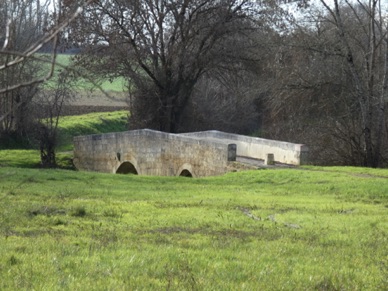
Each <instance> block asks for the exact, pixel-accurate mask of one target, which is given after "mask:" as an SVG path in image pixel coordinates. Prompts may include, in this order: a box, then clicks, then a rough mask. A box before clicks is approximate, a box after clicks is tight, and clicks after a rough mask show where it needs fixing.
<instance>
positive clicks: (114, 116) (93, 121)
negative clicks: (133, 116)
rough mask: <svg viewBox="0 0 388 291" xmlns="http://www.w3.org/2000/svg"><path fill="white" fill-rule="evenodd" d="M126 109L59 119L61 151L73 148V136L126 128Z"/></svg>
mask: <svg viewBox="0 0 388 291" xmlns="http://www.w3.org/2000/svg"><path fill="white" fill-rule="evenodd" d="M127 124H128V111H115V112H98V113H89V114H84V115H76V116H65V117H62V118H61V119H60V123H59V132H60V147H59V149H60V150H62V151H70V150H73V137H74V136H78V135H87V134H99V133H107V132H117V131H125V130H128V125H127Z"/></svg>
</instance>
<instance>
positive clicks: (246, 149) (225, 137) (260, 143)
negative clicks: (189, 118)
mask: <svg viewBox="0 0 388 291" xmlns="http://www.w3.org/2000/svg"><path fill="white" fill-rule="evenodd" d="M181 135H184V136H190V137H197V138H201V139H203V140H205V139H208V140H213V141H219V142H222V141H223V142H225V143H234V144H236V146H237V156H241V157H249V158H254V159H261V160H267V158H268V154H273V157H274V160H275V161H276V162H279V163H284V164H290V165H303V164H307V162H308V147H307V146H306V145H304V144H295V143H289V142H284V141H277V140H269V139H264V138H258V137H250V136H245V135H238V134H232V133H225V132H221V131H217V130H209V131H201V132H190V133H184V134H181Z"/></svg>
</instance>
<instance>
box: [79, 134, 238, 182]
mask: <svg viewBox="0 0 388 291" xmlns="http://www.w3.org/2000/svg"><path fill="white" fill-rule="evenodd" d="M235 156H236V147H235V146H234V145H229V144H228V143H225V141H222V142H220V141H217V140H213V141H211V140H202V139H200V138H196V137H188V136H181V135H176V134H168V133H163V132H159V131H154V130H148V129H143V130H134V131H127V132H120V133H108V134H99V135H89V136H79V137H75V138H74V164H75V166H76V167H77V169H79V170H88V171H98V172H107V173H109V172H110V173H116V171H117V169H118V168H119V167H120V165H121V164H122V163H124V162H129V163H131V164H132V165H133V166H134V167H135V168H136V171H137V173H138V174H140V175H157V176H177V175H180V173H181V172H182V171H183V170H188V171H189V172H190V173H191V174H192V175H193V177H202V176H211V175H219V174H223V173H225V172H226V169H227V165H228V160H233V159H235Z"/></svg>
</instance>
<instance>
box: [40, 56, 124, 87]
mask: <svg viewBox="0 0 388 291" xmlns="http://www.w3.org/2000/svg"><path fill="white" fill-rule="evenodd" d="M43 56H44V55H43ZM72 57H73V55H66V54H58V55H57V58H56V63H57V64H58V66H56V67H55V74H54V76H55V75H56V74H58V72H59V71H63V70H64V67H67V66H70V65H71V58H72ZM48 60H49V59H48ZM44 67H45V68H46V70H47V72H44V74H47V73H48V71H49V70H50V64H49V63H47V64H46V65H44ZM53 80H55V78H54V79H53ZM49 84H50V82H49ZM96 85H98V86H99V87H100V88H98V87H97V86H96ZM76 87H77V88H76V89H77V90H78V91H80V90H81V91H82V90H86V91H90V90H93V89H95V90H98V89H103V90H104V91H106V92H124V91H127V88H126V81H125V79H124V78H122V77H117V78H113V79H112V80H96V79H93V80H91V79H89V78H82V77H81V78H79V80H78V81H77V85H76Z"/></svg>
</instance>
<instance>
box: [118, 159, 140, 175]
mask: <svg viewBox="0 0 388 291" xmlns="http://www.w3.org/2000/svg"><path fill="white" fill-rule="evenodd" d="M116 174H134V175H137V174H138V173H137V170H136V168H135V166H134V165H133V164H132V163H130V162H124V163H122V164H121V165H120V167H119V168H118V169H117V171H116Z"/></svg>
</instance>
